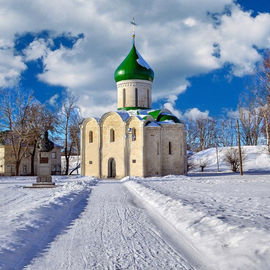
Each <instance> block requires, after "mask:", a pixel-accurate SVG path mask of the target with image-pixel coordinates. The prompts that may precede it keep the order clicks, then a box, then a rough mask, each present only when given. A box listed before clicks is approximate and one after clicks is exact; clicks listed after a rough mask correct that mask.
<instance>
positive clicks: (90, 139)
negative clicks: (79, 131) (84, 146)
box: [89, 130, 93, 143]
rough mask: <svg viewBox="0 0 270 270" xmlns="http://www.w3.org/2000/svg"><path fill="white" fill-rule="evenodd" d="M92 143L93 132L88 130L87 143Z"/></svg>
mask: <svg viewBox="0 0 270 270" xmlns="http://www.w3.org/2000/svg"><path fill="white" fill-rule="evenodd" d="M92 142H93V131H92V130H90V131H89V143H92Z"/></svg>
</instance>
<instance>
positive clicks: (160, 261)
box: [26, 181, 193, 270]
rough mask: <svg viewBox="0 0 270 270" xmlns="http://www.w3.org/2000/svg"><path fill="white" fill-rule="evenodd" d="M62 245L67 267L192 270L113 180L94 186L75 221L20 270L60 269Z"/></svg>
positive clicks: (62, 254) (129, 196) (138, 206)
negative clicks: (68, 255)
mask: <svg viewBox="0 0 270 270" xmlns="http://www.w3.org/2000/svg"><path fill="white" fill-rule="evenodd" d="M74 231H75V235H76V237H75V239H73V240H72V242H70V239H71V237H72V233H74ZM68 245H70V247H69V248H71V250H72V251H73V253H72V264H71V268H70V269H76V270H80V269H97V270H99V269H102V270H103V269H109V270H110V269H136V270H137V269H150V270H151V269H154V270H156V269H179V270H180V269H183V270H186V269H193V268H192V266H190V265H189V263H188V262H186V260H185V259H183V258H182V256H181V255H180V254H179V253H178V252H177V251H175V250H174V248H172V247H171V246H170V244H168V242H167V241H166V239H165V240H164V239H163V237H162V233H161V232H160V230H159V228H158V227H157V226H156V225H155V224H153V222H152V220H151V219H150V218H149V216H148V214H147V212H146V211H145V209H144V208H142V207H140V205H139V204H137V202H135V201H134V197H133V196H132V195H131V193H130V192H129V191H128V190H127V189H126V187H125V186H124V184H123V183H121V182H116V181H115V182H110V181H101V182H100V183H99V184H98V185H97V186H95V187H94V188H93V191H92V193H91V196H90V198H89V201H88V205H87V207H86V209H85V211H84V212H83V213H82V215H81V216H80V218H79V219H77V220H75V222H74V224H73V226H72V227H71V228H70V230H69V231H67V233H66V234H63V235H61V236H60V237H59V238H58V239H57V240H56V241H55V242H53V243H52V244H51V246H50V249H49V250H48V252H47V253H45V254H44V255H43V256H41V257H40V258H37V259H36V260H35V261H33V262H32V263H31V264H30V265H29V266H28V267H27V268H26V269H35V270H38V269H51V270H53V269H59V268H60V266H61V265H62V269H63V268H64V267H63V266H65V263H66V258H65V254H66V249H67V246H68ZM82 254H83V255H82ZM82 256H83V258H84V259H82Z"/></svg>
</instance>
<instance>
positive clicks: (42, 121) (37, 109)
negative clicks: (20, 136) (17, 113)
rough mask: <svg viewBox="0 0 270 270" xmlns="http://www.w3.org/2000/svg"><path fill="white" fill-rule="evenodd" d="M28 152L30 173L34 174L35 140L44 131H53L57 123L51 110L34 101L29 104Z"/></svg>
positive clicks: (36, 140)
mask: <svg viewBox="0 0 270 270" xmlns="http://www.w3.org/2000/svg"><path fill="white" fill-rule="evenodd" d="M28 124H29V126H30V130H31V132H30V136H29V140H30V141H29V145H30V146H31V148H30V149H29V153H30V156H31V175H34V167H35V166H34V165H35V155H36V150H37V142H38V140H39V139H40V137H41V136H42V135H43V134H44V132H45V131H51V132H53V131H54V129H55V126H56V124H57V120H56V117H55V115H54V113H53V112H51V111H49V110H48V109H47V108H46V107H45V106H44V105H42V104H40V103H38V102H35V103H34V104H32V105H31V112H30V115H29V123H28Z"/></svg>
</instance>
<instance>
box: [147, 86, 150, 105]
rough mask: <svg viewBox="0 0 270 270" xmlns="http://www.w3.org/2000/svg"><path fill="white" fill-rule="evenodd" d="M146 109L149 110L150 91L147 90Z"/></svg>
mask: <svg viewBox="0 0 270 270" xmlns="http://www.w3.org/2000/svg"><path fill="white" fill-rule="evenodd" d="M147 108H150V90H149V89H147Z"/></svg>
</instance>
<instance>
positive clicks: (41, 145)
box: [38, 130, 54, 152]
mask: <svg viewBox="0 0 270 270" xmlns="http://www.w3.org/2000/svg"><path fill="white" fill-rule="evenodd" d="M53 148H54V143H53V142H52V141H50V140H49V133H48V130H46V131H45V132H44V134H43V135H42V136H41V138H40V140H39V142H38V149H39V151H40V152H50V151H52V149H53Z"/></svg>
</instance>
